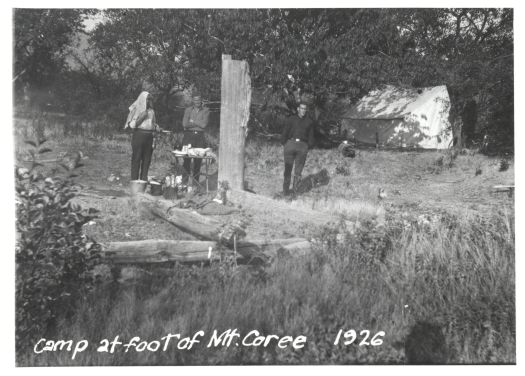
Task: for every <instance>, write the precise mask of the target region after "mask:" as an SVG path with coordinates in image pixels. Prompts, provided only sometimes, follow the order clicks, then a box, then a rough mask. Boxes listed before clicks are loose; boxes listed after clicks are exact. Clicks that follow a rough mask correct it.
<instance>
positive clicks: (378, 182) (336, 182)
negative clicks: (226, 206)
mask: <svg viewBox="0 0 525 376" xmlns="http://www.w3.org/2000/svg"><path fill="white" fill-rule="evenodd" d="M15 138H16V141H17V144H16V145H17V149H16V160H17V164H18V165H20V166H23V165H26V166H27V163H26V162H24V161H25V160H27V158H28V156H27V149H28V146H27V145H24V144H23V142H20V139H19V137H15ZM129 138H130V137H129V135H119V136H116V137H114V138H113V139H112V140H95V139H86V138H83V139H80V138H76V139H65V140H62V141H57V140H53V139H51V140H50V141H49V142H48V143H47V144H46V146H47V147H49V148H50V149H52V152H50V153H46V154H45V156H42V159H45V160H52V159H54V158H57V157H61V156H62V155H64V154H65V153H73V152H75V151H77V150H79V151H82V153H83V155H84V159H83V160H82V164H83V165H84V166H83V167H81V168H80V169H79V176H78V177H77V178H76V182H77V183H78V184H79V186H80V187H81V193H80V195H79V196H78V197H77V198H76V199H75V200H77V202H78V203H80V204H81V205H82V206H84V207H93V208H96V209H98V210H100V215H99V218H98V219H96V220H95V221H94V223H92V224H90V225H86V233H87V234H89V235H92V236H93V237H94V238H95V239H96V240H97V241H99V242H102V243H103V242H109V241H124V240H140V239H152V238H157V239H181V240H186V239H192V236H190V235H188V234H186V233H184V232H182V231H179V230H178V229H176V228H175V227H174V226H172V225H170V224H168V223H165V222H163V221H162V220H160V219H158V218H155V217H153V216H151V215H149V214H148V213H144V212H141V211H140V210H139V209H138V208H136V207H134V206H133V202H132V200H131V199H130V195H129V173H130V171H129V170H130V158H131V145H130V139H129ZM281 154H282V147H281V146H279V145H266V144H262V143H255V142H250V143H248V145H247V148H246V161H247V165H246V180H247V182H248V186H249V187H250V188H251V189H253V190H254V191H255V192H256V193H258V194H260V195H264V196H268V197H274V196H276V194H277V193H278V192H280V191H281V190H282V173H283V165H282V161H281V159H282V155H281ZM450 154H451V153H450V152H446V151H443V152H438V151H432V152H430V151H428V152H393V151H376V150H360V151H358V153H357V155H356V157H355V158H344V157H342V156H341V155H340V154H339V152H338V151H337V149H335V150H318V149H314V150H312V151H310V152H309V155H308V158H307V162H306V166H305V170H304V172H303V177H306V176H308V175H309V174H314V173H316V172H318V171H319V170H321V169H322V168H326V169H327V170H328V172H329V176H330V181H329V183H328V184H327V185H321V186H318V187H316V188H314V189H312V190H311V191H309V192H307V193H305V194H303V195H301V196H299V197H298V198H296V199H295V200H293V201H292V202H289V203H287V204H288V205H291V206H292V207H295V208H298V209H301V208H304V209H313V210H317V211H322V212H326V213H330V214H332V215H334V216H335V217H338V216H344V217H345V218H347V219H356V218H363V217H374V218H378V217H382V216H384V213H385V208H391V209H392V208H394V209H395V210H403V208H405V207H411V208H412V209H413V210H421V211H425V210H428V209H432V208H435V209H443V210H447V211H453V212H456V213H463V214H465V213H467V214H468V213H473V214H476V213H477V214H484V213H485V214H487V215H490V213H491V211H492V210H494V209H495V208H496V209H497V208H498V207H501V206H502V205H506V206H509V205H510V206H511V207H513V202H514V201H513V200H514V199H513V197H511V196H509V195H508V194H507V193H493V192H492V187H493V186H494V185H496V184H513V183H514V164H513V161H512V160H511V161H510V166H509V168H508V170H506V171H500V163H501V159H500V158H488V157H485V156H483V155H480V154H474V153H472V152H469V151H465V153H463V154H459V155H457V156H456V157H455V158H454V157H451V156H450ZM174 161H175V160H174V158H173V157H172V156H171V153H170V147H169V146H168V145H161V146H160V147H159V148H158V149H157V150H155V152H154V156H153V159H152V165H151V168H150V176H156V177H159V178H162V177H164V176H165V175H166V174H168V173H169V172H170V171H172V170H173V168H174V165H173V162H174ZM44 164H45V167H44V168H45V169H46V170H48V171H54V172H55V173H57V172H59V171H60V168H59V166H58V163H54V162H48V163H44ZM476 171H478V174H477V175H476ZM209 172H210V174H211V175H212V177H211V179H210V184H211V186H212V187H216V184H217V182H216V179H217V178H216V176H217V175H216V172H217V164H213V165H212V166H211V167H210V171H209ZM379 188H382V189H383V190H384V191H385V193H386V195H387V197H386V198H384V199H379V198H378V190H379ZM280 200H282V199H280ZM236 215H237V216H238V215H244V216H246V217H248V218H250V225H249V226H248V233H249V234H250V237H252V238H277V237H279V238H287V237H293V236H307V235H308V234H309V231H310V230H311V228H308V227H309V226H305V224H304V223H298V222H295V221H293V220H290V218H286V216H282V215H279V216H275V215H273V214H272V212H271V209H266V210H263V211H261V210H252V209H249V208H241V209H240V211H239V213H238V214H236ZM217 218H219V219H221V220H228V218H227V216H217Z"/></svg>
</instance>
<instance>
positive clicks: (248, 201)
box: [227, 190, 337, 226]
mask: <svg viewBox="0 0 525 376" xmlns="http://www.w3.org/2000/svg"><path fill="white" fill-rule="evenodd" d="M227 195H228V200H229V201H231V202H233V203H235V204H240V205H241V206H242V207H245V208H250V209H254V210H257V211H261V212H268V213H269V214H271V215H272V216H274V217H281V218H287V219H289V220H291V221H294V222H301V223H311V224H314V225H318V226H322V225H325V224H327V223H330V222H335V221H337V218H336V217H334V216H332V215H330V214H327V213H323V212H319V211H316V210H311V209H307V208H298V207H295V206H293V205H292V204H291V203H288V202H284V201H279V200H274V199H272V198H270V197H266V196H261V195H257V194H253V193H250V192H246V191H239V190H228V191H227Z"/></svg>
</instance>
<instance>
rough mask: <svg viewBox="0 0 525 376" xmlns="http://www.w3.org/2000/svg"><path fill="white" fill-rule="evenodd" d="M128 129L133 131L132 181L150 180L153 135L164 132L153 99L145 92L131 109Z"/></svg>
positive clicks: (127, 123)
mask: <svg viewBox="0 0 525 376" xmlns="http://www.w3.org/2000/svg"><path fill="white" fill-rule="evenodd" d="M128 120H129V121H127V122H126V127H129V128H131V129H133V136H132V137H131V150H132V154H131V180H139V179H140V180H148V170H149V166H150V163H151V155H152V154H153V134H154V133H155V132H159V131H162V128H161V127H159V125H158V124H157V120H156V117H155V110H154V108H153V99H152V97H151V95H150V94H149V93H148V92H146V91H143V92H142V93H141V94H140V95H139V97H138V99H137V100H136V101H135V103H133V104H132V105H131V107H130V115H129V116H128Z"/></svg>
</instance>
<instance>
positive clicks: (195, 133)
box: [182, 94, 210, 184]
mask: <svg viewBox="0 0 525 376" xmlns="http://www.w3.org/2000/svg"><path fill="white" fill-rule="evenodd" d="M192 100H193V106H191V107H188V108H187V109H186V111H184V118H183V119H182V127H183V128H184V137H183V139H182V144H183V145H188V144H190V145H191V147H192V148H205V147H206V139H205V137H204V130H205V129H206V127H207V126H208V121H209V118H210V110H209V109H208V108H207V107H205V106H203V104H202V98H201V96H200V94H194V95H193V97H192ZM190 163H191V160H190V158H185V159H184V171H185V173H186V175H185V176H184V180H183V183H184V184H186V183H187V182H188V176H189V174H190V173H192V176H193V178H194V179H196V180H197V181H198V180H199V174H200V171H201V163H202V159H199V158H193V171H192V172H190Z"/></svg>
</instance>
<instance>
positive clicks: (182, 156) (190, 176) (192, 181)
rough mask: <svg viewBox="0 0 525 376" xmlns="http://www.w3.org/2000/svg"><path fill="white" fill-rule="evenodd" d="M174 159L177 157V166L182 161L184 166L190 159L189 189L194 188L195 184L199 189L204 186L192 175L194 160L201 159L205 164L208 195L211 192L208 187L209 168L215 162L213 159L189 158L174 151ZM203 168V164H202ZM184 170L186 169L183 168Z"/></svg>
mask: <svg viewBox="0 0 525 376" xmlns="http://www.w3.org/2000/svg"><path fill="white" fill-rule="evenodd" d="M171 153H172V154H173V155H174V157H175V162H176V163H177V165H178V164H179V160H181V161H182V166H184V161H185V160H186V159H190V174H189V178H188V187H192V186H193V183H196V184H197V185H198V186H199V188H202V185H201V183H199V182H198V181H197V180H196V179H195V178H194V177H193V175H192V172H193V163H194V161H193V160H194V159H200V160H202V161H203V162H204V168H205V175H204V179H205V182H206V193H208V192H209V185H208V166H209V164H210V163H211V162H212V161H213V160H214V159H213V157H207V156H204V157H195V156H189V155H187V154H180V153H175V151H172V152H171ZM201 166H202V164H201ZM183 168H184V167H183ZM200 175H201V173H200V171H199V176H200Z"/></svg>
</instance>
